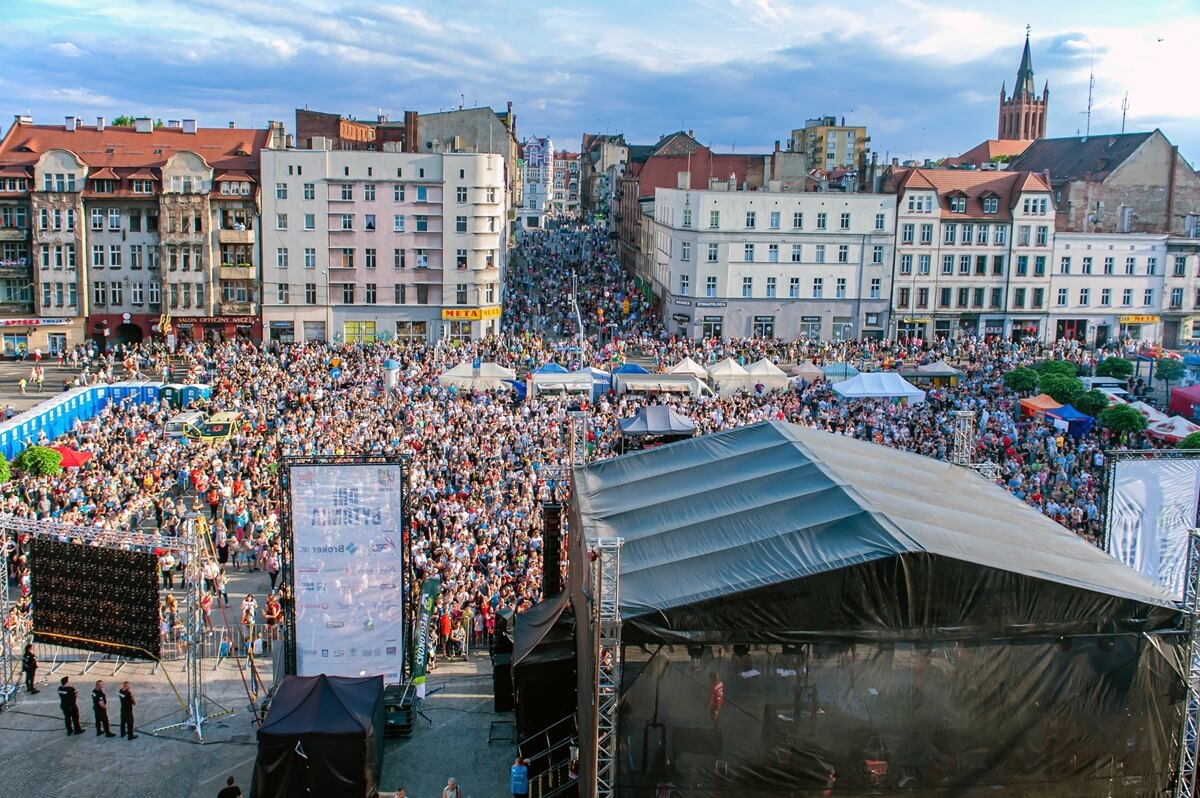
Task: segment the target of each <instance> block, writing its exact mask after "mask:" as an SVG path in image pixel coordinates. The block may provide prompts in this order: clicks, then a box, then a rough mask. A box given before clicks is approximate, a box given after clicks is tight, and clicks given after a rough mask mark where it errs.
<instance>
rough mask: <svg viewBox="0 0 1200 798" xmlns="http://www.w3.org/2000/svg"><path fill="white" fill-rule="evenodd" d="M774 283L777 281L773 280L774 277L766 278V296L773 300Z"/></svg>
mask: <svg viewBox="0 0 1200 798" xmlns="http://www.w3.org/2000/svg"><path fill="white" fill-rule="evenodd" d="M776 282H777V281H776V279H775V278H774V277H768V278H767V296H768V297H771V298H772V299H774V298H775V286H776Z"/></svg>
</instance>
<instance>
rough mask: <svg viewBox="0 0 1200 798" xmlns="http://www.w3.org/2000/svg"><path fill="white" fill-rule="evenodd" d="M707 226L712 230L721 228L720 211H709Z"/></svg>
mask: <svg viewBox="0 0 1200 798" xmlns="http://www.w3.org/2000/svg"><path fill="white" fill-rule="evenodd" d="M708 226H709V227H710V228H712V229H714V230H715V229H717V228H718V227H720V226H721V212H720V211H709V212H708Z"/></svg>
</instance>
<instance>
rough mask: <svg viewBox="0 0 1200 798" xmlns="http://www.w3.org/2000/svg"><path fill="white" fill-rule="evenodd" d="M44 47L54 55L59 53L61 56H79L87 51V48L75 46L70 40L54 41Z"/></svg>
mask: <svg viewBox="0 0 1200 798" xmlns="http://www.w3.org/2000/svg"><path fill="white" fill-rule="evenodd" d="M46 49H47V50H49V51H50V52H52V53H54V54H55V55H61V56H62V57H63V58H79V57H80V56H84V55H87V53H88V51H87V50H83V49H80V48H79V47H76V46H75V45H74V44H73V43H72V42H56V43H55V44H52V45H50V46H49V47H47V48H46Z"/></svg>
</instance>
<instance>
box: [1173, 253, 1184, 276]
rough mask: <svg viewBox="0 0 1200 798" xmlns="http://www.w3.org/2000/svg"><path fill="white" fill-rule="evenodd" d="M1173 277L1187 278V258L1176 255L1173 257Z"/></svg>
mask: <svg viewBox="0 0 1200 798" xmlns="http://www.w3.org/2000/svg"><path fill="white" fill-rule="evenodd" d="M1175 276H1176V277H1186V276H1187V257H1186V256H1185V255H1176V256H1175Z"/></svg>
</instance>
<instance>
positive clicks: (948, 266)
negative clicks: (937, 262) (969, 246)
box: [942, 255, 954, 274]
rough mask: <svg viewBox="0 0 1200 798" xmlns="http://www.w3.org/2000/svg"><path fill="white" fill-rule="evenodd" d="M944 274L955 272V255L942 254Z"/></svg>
mask: <svg viewBox="0 0 1200 798" xmlns="http://www.w3.org/2000/svg"><path fill="white" fill-rule="evenodd" d="M942 274H954V256H953V255H943V256H942Z"/></svg>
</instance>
